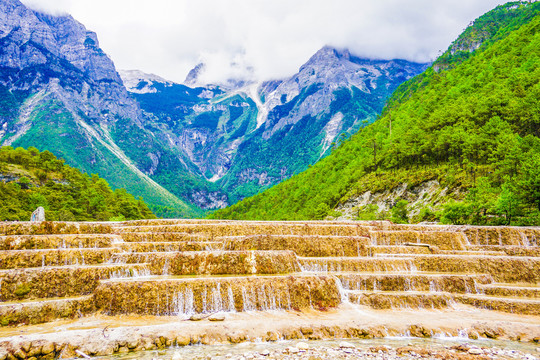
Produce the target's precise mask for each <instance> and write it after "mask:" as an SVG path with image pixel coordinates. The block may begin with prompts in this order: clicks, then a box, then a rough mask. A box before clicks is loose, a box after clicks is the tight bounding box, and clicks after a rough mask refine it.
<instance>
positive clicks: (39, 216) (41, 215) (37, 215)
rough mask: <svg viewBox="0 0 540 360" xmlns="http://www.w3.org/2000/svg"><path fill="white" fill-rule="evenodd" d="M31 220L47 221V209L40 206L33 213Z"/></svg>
mask: <svg viewBox="0 0 540 360" xmlns="http://www.w3.org/2000/svg"><path fill="white" fill-rule="evenodd" d="M30 221H45V209H44V208H43V207H41V206H40V207H38V208H37V209H36V211H34V212H33V213H32V216H31V217H30Z"/></svg>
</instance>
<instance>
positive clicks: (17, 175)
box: [0, 146, 155, 221]
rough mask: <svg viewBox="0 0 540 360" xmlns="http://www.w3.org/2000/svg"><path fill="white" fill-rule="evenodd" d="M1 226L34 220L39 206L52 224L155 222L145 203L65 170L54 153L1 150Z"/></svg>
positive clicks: (95, 178) (92, 178) (95, 179)
mask: <svg viewBox="0 0 540 360" xmlns="http://www.w3.org/2000/svg"><path fill="white" fill-rule="evenodd" d="M0 180H1V181H0V198H1V199H2V201H1V202H0V220H25V221H28V220H30V215H31V214H32V212H33V211H34V210H35V209H36V208H37V207H39V206H43V207H44V208H45V214H46V219H47V220H63V221H75V220H78V221H80V220H130V219H148V218H155V216H154V214H152V212H151V211H150V210H149V209H148V206H147V205H146V204H145V203H144V201H143V200H142V199H140V198H139V199H138V200H137V199H135V198H134V197H133V196H132V195H131V194H129V193H127V191H126V190H125V189H116V190H114V191H113V190H111V188H110V187H109V184H108V183H107V182H106V181H105V180H104V179H102V178H100V177H99V176H97V175H96V174H92V175H91V176H89V175H87V174H83V173H81V172H80V171H79V170H77V169H75V168H72V167H70V166H68V165H66V164H64V161H63V160H59V159H57V158H56V157H55V156H54V155H53V154H52V153H51V152H49V151H43V152H39V151H38V150H37V149H36V148H33V147H30V148H28V150H25V149H23V148H21V147H19V148H16V149H13V148H12V147H9V146H6V147H2V148H0Z"/></svg>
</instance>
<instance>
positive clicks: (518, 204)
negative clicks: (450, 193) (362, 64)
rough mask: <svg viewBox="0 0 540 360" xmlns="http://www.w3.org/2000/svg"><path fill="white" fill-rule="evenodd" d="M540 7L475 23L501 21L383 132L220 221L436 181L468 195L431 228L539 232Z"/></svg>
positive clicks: (385, 120)
mask: <svg viewBox="0 0 540 360" xmlns="http://www.w3.org/2000/svg"><path fill="white" fill-rule="evenodd" d="M539 9H540V3H531V4H528V5H522V4H521V3H510V4H507V5H505V6H501V7H498V8H497V9H496V10H494V12H495V13H496V14H498V15H497V16H494V13H493V12H491V13H488V14H486V15H484V16H483V17H482V18H481V19H479V20H481V21H479V20H477V22H475V24H476V23H478V24H482V23H486V24H491V23H492V22H493V21H495V22H497V21H498V22H499V23H498V24H497V25H496V26H491V27H490V29H489V31H487V32H486V34H488V35H486V36H485V38H484V39H483V40H484V41H485V45H482V46H481V47H480V48H479V49H478V50H476V51H474V52H472V53H471V54H470V56H466V57H464V56H458V57H457V58H452V54H450V55H448V54H449V53H447V54H445V55H443V57H445V59H446V60H445V61H447V60H448V59H450V58H452V66H449V67H444V66H440V64H441V63H440V62H439V63H436V64H435V65H434V66H432V67H431V68H429V69H428V70H427V71H426V72H425V73H423V74H422V75H420V76H418V77H417V78H415V79H412V80H411V81H409V82H407V83H405V84H403V85H402V86H401V87H400V88H398V90H397V91H396V92H395V93H394V95H393V97H392V98H391V99H390V100H389V102H388V105H387V107H386V108H385V110H384V111H383V114H382V116H381V117H380V118H379V119H378V120H377V121H376V122H375V123H374V124H372V125H371V126H368V127H366V128H365V129H362V130H361V131H360V132H358V133H357V134H355V135H354V136H352V137H351V139H350V140H349V141H345V142H344V143H343V144H342V145H341V146H340V147H339V148H338V149H336V150H335V151H334V152H333V153H332V154H331V155H330V156H329V157H327V158H325V159H323V160H322V161H320V162H319V163H317V164H316V165H314V166H313V167H311V168H310V169H309V170H307V171H305V172H303V173H301V174H299V175H297V176H295V177H293V178H291V179H289V180H288V181H286V182H284V183H282V184H280V185H278V186H275V187H273V188H271V189H270V190H268V191H266V192H264V193H262V194H259V195H257V196H254V197H252V198H248V199H245V200H244V201H242V202H240V203H238V204H237V205H235V206H232V207H230V208H227V209H224V210H221V211H217V212H216V213H214V214H213V215H212V216H213V217H216V218H233V219H290V220H294V219H317V218H321V212H322V211H323V210H324V209H327V208H328V209H334V208H335V207H336V206H337V205H338V204H339V203H340V202H342V201H344V200H346V199H347V198H349V197H350V196H351V195H353V194H357V193H361V192H362V191H368V190H369V191H377V190H384V189H392V186H397V185H398V184H399V183H408V184H409V185H410V184H411V183H421V182H422V181H426V180H430V179H433V178H437V179H439V181H441V182H444V183H446V184H447V185H448V186H450V188H451V189H459V191H457V192H456V195H455V196H454V198H455V199H452V197H449V198H448V199H447V200H448V202H447V204H446V206H445V207H444V208H443V209H442V210H441V212H439V213H438V214H434V213H433V211H432V210H431V209H425V210H424V212H423V215H424V216H425V217H426V219H428V220H429V219H435V220H442V221H444V222H448V223H480V224H531V223H536V224H538V223H539V221H540V215H539V214H540V180H539V178H540V177H539V175H540V173H539V170H538V169H539V168H540V155H539V154H540V139H539V136H540V84H539V83H540V31H539V30H540V17H539V16H538V14H539ZM502 13H512V14H513V16H500V14H502ZM518 23H519V24H518ZM519 25H521V26H519ZM464 39H465V38H461V41H465V40H464ZM449 51H450V50H449ZM447 62H448V61H447ZM423 169H424V171H425V172H426V173H425V174H424V175H422V176H420V177H419V178H411V177H410V176H417V175H418V174H419V171H422V170H423ZM403 175H404V177H402V178H399V177H400V176H403ZM366 177H367V179H370V181H371V183H370V185H369V186H367V187H366V180H365V179H366ZM397 180H399V181H397ZM460 194H461V195H460ZM450 200H452V201H450ZM398 213H399V212H398V211H397V210H396V214H398ZM392 215H395V214H394V213H392V212H391V213H390V214H387V217H388V218H390V216H392ZM362 216H365V217H372V216H371V215H370V214H369V213H365V214H363V215H362Z"/></svg>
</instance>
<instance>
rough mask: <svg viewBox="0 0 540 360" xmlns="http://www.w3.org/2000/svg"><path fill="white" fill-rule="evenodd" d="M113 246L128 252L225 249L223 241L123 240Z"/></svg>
mask: <svg viewBox="0 0 540 360" xmlns="http://www.w3.org/2000/svg"><path fill="white" fill-rule="evenodd" d="M112 246H113V247H115V248H118V249H122V250H124V251H128V252H163V251H165V252H167V251H213V250H224V249H223V243H222V242H219V241H171V242H158V241H149V242H123V243H117V244H113V245H112Z"/></svg>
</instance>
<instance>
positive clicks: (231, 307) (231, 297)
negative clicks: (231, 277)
mask: <svg viewBox="0 0 540 360" xmlns="http://www.w3.org/2000/svg"><path fill="white" fill-rule="evenodd" d="M227 296H228V298H229V306H228V308H227V310H228V311H230V312H236V307H235V306H234V295H233V290H232V288H231V287H230V286H229V288H228V289H227Z"/></svg>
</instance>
